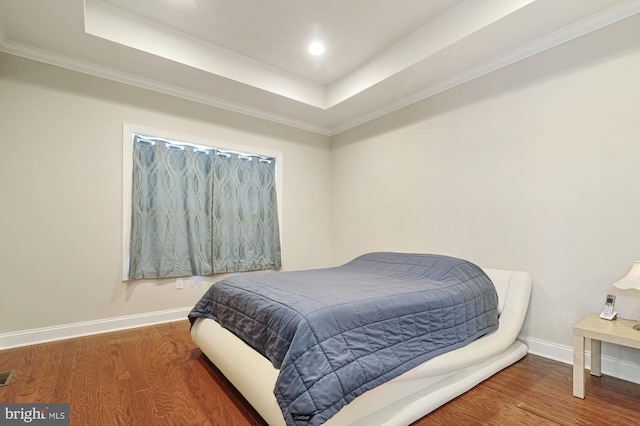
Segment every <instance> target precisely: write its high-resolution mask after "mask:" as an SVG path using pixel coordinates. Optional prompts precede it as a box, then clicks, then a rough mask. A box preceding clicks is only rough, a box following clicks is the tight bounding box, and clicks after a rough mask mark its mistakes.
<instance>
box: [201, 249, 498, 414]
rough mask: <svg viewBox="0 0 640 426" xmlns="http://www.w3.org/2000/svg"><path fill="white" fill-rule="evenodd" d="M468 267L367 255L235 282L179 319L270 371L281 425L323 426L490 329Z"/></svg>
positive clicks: (490, 304) (481, 287) (490, 315)
mask: <svg viewBox="0 0 640 426" xmlns="http://www.w3.org/2000/svg"><path fill="white" fill-rule="evenodd" d="M497 304H498V297H497V294H496V291H495V288H494V286H493V284H492V283H491V280H490V279H489V278H488V277H487V275H486V274H485V273H484V272H483V271H482V269H480V268H479V267H478V266H476V265H474V264H472V263H470V262H468V261H465V260H461V259H456V258H452V257H447V256H441V255H425V254H403V253H370V254H366V255H363V256H360V257H358V258H356V259H354V260H353V261H351V262H349V263H347V264H345V265H342V266H338V267H335V268H327V269H316V270H308V271H295V272H272V273H260V274H238V275H233V276H231V277H229V278H226V279H224V280H222V281H220V282H218V283H216V284H214V285H212V286H211V288H210V289H209V290H208V291H207V292H206V294H205V295H204V296H203V297H202V299H201V300H200V301H199V302H198V303H197V304H196V306H195V307H194V309H193V310H192V312H191V313H190V314H189V319H190V321H191V322H192V323H193V321H194V320H195V319H196V318H197V317H206V318H212V319H215V320H216V321H218V322H219V323H220V324H221V325H222V326H223V327H225V328H227V329H229V330H230V331H232V332H233V333H234V334H236V335H237V336H238V337H240V338H241V339H242V340H244V341H245V342H246V343H247V344H249V345H251V346H252V347H253V348H255V349H256V350H257V351H259V352H260V353H261V354H263V355H264V356H265V357H267V358H268V359H269V360H270V361H271V362H272V363H273V365H274V367H276V368H278V369H280V373H279V376H278V379H277V382H276V387H275V389H274V393H275V395H276V398H277V400H278V403H279V405H280V408H281V409H282V413H283V415H284V418H285V420H286V422H287V424H288V425H303V424H304V425H317V424H321V423H323V422H325V421H327V420H328V419H329V418H330V417H331V416H333V415H334V414H335V413H336V412H338V410H339V409H340V408H341V407H343V406H344V405H346V404H347V403H349V402H350V401H352V400H353V399H354V398H356V397H357V396H358V395H361V394H362V393H364V392H366V391H367V390H369V389H372V388H374V387H376V386H378V385H380V384H382V383H384V382H386V381H388V380H391V379H393V378H394V377H397V376H398V375H400V374H402V373H404V372H406V371H408V370H410V369H411V368H413V367H415V366H417V365H419V364H421V363H423V362H425V361H427V360H429V359H430V358H433V357H435V356H437V355H440V354H442V353H445V352H448V351H451V350H454V349H456V348H459V347H462V346H464V345H466V344H468V343H469V342H471V341H473V340H475V339H477V338H478V337H481V336H482V335H484V334H487V333H489V332H491V331H493V330H496V329H497V328H498V312H497Z"/></svg>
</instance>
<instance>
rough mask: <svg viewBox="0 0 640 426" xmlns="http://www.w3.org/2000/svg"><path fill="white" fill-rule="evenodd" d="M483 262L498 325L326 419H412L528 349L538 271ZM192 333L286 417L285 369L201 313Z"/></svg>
mask: <svg viewBox="0 0 640 426" xmlns="http://www.w3.org/2000/svg"><path fill="white" fill-rule="evenodd" d="M483 269H484V271H485V272H486V273H487V275H489V277H490V278H491V280H492V281H493V283H494V285H495V287H496V290H497V293H498V310H499V312H500V318H499V326H498V330H496V331H495V332H493V333H491V334H488V335H486V336H483V337H482V338H480V339H478V340H476V341H474V342H472V343H470V344H468V345H467V346H465V347H462V348H459V349H456V350H454V351H452V352H449V353H446V354H443V355H440V356H438V357H435V358H433V359H431V360H429V361H427V362H425V363H423V364H421V365H419V366H417V367H415V368H414V369H412V370H409V371H407V372H406V373H404V374H402V375H400V376H398V377H396V378H395V379H393V380H390V381H389V382H387V383H384V384H382V385H380V386H378V387H377V388H374V389H371V390H370V391H368V392H365V393H364V394H362V395H360V396H359V397H357V398H356V399H354V400H353V401H352V402H351V403H349V404H347V405H346V406H344V407H343V408H342V409H341V410H340V411H339V412H338V413H337V414H336V415H335V416H333V417H332V418H331V419H329V420H328V421H327V422H326V423H325V424H326V425H333V426H335V425H372V424H375V425H408V424H410V423H412V422H414V421H416V420H418V419H419V418H421V417H423V416H425V415H427V414H428V413H430V412H431V411H433V410H435V409H436V408H438V407H440V406H441V405H443V404H445V403H446V402H447V401H450V400H451V399H453V398H455V397H457V396H458V395H460V394H462V393H464V392H466V391H467V390H469V389H471V388H472V387H474V386H475V385H477V384H478V383H480V382H482V381H483V380H485V379H487V378H488V377H490V376H492V375H493V374H495V373H497V372H498V371H500V370H502V369H503V368H505V367H507V366H509V365H511V364H513V363H514V362H516V361H518V360H519V359H521V358H522V357H523V356H525V355H526V353H527V349H528V348H527V346H526V345H525V344H524V343H522V342H520V341H518V340H516V338H517V337H518V334H519V333H520V330H521V328H522V324H523V322H524V319H525V316H526V313H527V308H528V306H529V297H530V295H531V285H532V280H531V275H530V274H529V273H528V272H523V271H509V270H503V269H489V268H483ZM191 336H192V338H193V340H194V342H195V343H196V344H197V345H198V346H199V347H200V349H201V350H202V352H204V354H205V355H206V356H207V358H209V360H211V362H213V364H214V365H215V366H216V367H217V368H218V369H220V371H221V372H222V373H223V374H224V375H225V377H226V378H227V379H228V380H229V381H230V382H231V383H232V384H233V385H234V386H235V387H236V388H237V389H238V390H239V391H240V393H242V395H243V396H244V397H245V398H246V400H247V401H248V402H249V403H250V404H251V405H252V406H253V407H254V408H255V409H256V411H257V412H258V413H259V414H260V415H261V416H262V417H263V418H264V420H265V421H266V422H267V423H268V424H269V425H271V426H276V425H284V424H285V422H284V418H283V417H282V412H281V411H280V407H278V403H277V402H276V398H275V396H274V394H273V389H274V386H275V382H276V378H277V375H278V370H277V369H275V368H274V367H273V365H271V362H270V361H269V360H267V359H266V358H265V357H263V356H262V355H260V354H259V353H258V352H256V351H255V350H253V349H252V348H251V347H249V346H248V345H247V344H245V343H244V342H243V341H241V340H240V339H238V338H237V337H236V336H235V335H234V334H232V333H231V332H229V331H228V330H226V329H224V328H222V327H221V326H220V325H218V323H217V322H215V321H214V320H211V319H203V318H198V319H197V320H196V322H195V323H194V325H193V327H192V329H191Z"/></svg>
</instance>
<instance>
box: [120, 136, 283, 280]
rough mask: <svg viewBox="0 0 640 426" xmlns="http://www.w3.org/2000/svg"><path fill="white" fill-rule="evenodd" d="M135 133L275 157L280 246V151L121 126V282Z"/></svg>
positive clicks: (126, 251)
mask: <svg viewBox="0 0 640 426" xmlns="http://www.w3.org/2000/svg"><path fill="white" fill-rule="evenodd" d="M134 134H140V135H146V136H155V137H158V138H162V139H170V140H175V141H178V142H186V143H191V144H194V145H202V146H207V147H211V148H218V149H222V150H229V151H239V152H246V153H251V154H255V155H262V156H265V157H271V158H275V159H276V192H277V195H276V198H277V200H278V226H279V227H280V230H279V231H280V244H281V246H282V241H283V237H282V198H283V197H282V182H283V180H282V176H283V168H284V167H283V163H284V162H283V154H282V152H279V151H272V150H267V149H264V148H262V147H255V146H250V145H241V144H237V143H230V142H222V141H218V140H214V139H209V138H205V137H201V136H194V135H186V134H180V133H176V132H172V131H169V130H165V129H157V128H151V127H144V126H139V125H136V124H131V123H123V125H122V281H128V280H129V244H130V238H131V189H132V188H131V186H132V183H133V136H134Z"/></svg>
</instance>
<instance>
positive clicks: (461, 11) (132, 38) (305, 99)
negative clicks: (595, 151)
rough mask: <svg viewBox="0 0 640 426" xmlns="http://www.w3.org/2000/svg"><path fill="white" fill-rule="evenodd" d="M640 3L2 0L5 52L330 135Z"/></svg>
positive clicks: (0, 29)
mask: <svg viewBox="0 0 640 426" xmlns="http://www.w3.org/2000/svg"><path fill="white" fill-rule="evenodd" d="M638 12H640V0H624V1H623V0H563V1H562V2H558V1H557V0H429V1H424V0H394V1H389V0H349V1H345V0H271V1H258V0H254V1H251V0H209V1H206V0H136V1H130V0H84V1H83V0H57V1H55V2H50V1H47V2H43V1H41V0H2V1H0V50H1V51H4V52H7V53H11V54H15V55H19V56H23V57H27V58H30V59H35V60H39V61H43V62H47V63H52V64H54V65H59V66H63V67H66V68H70V69H74V70H77V71H81V72H86V73H89V74H93V75H98V76H101V77H105V78H109V79H112V80H116V81H121V82H124V83H127V84H133V85H136V86H140V87H144V88H148V89H151V90H156V91H159V92H163V93H168V94H171V95H174V96H179V97H182V98H186V99H190V100H193V101H196V102H201V103H205V104H208V105H213V106H217V107H221V108H226V109H230V110H233V111H237V112H241V113H244V114H249V115H252V116H256V117H260V118H264V119H267V120H272V121H276V122H280V123H283V124H287V125H291V126H295V127H298V128H302V129H306V130H310V131H314V132H318V133H322V134H327V135H331V134H336V133H339V132H341V131H343V130H346V129H348V128H351V127H354V126H357V125H359V124H361V123H364V122H366V121H368V120H371V119H374V118H376V117H379V116H382V115H384V114H386V113H389V112H391V111H394V110H397V109H399V108H402V107H404V106H407V105H410V104H412V103H415V102H417V101H420V100H422V99H425V98H428V97H429V96H433V95H435V94H437V93H440V92H442V91H444V90H447V89H449V88H452V87H455V86H457V85H459V84H463V83H465V82H467V81H470V80H472V79H474V78H477V77H480V76H482V75H484V74H486V73H488V72H491V71H494V70H496V69H499V68H501V67H504V66H507V65H509V64H512V63H514V62H517V61H519V60H522V59H525V58H527V57H530V56H532V55H535V54H536V53H539V52H542V51H544V50H547V49H550V48H553V47H555V46H557V45H559V44H561V43H564V42H566V41H568V40H571V39H573V38H576V37H579V36H582V35H584V34H587V33H589V32H591V31H595V30H597V29H599V28H602V27H604V26H606V25H610V24H612V23H614V22H617V21H619V20H621V19H624V18H627V17H629V16H631V15H634V14H636V13H638ZM314 40H319V41H322V42H323V43H324V45H325V47H326V51H325V53H324V54H323V55H321V56H313V55H310V54H309V53H308V51H307V47H308V45H309V44H310V43H311V42H312V41H314Z"/></svg>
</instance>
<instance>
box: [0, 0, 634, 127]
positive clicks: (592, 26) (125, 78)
mask: <svg viewBox="0 0 640 426" xmlns="http://www.w3.org/2000/svg"><path fill="white" fill-rule="evenodd" d="M639 12H640V0H627V1H625V2H622V3H619V4H617V5H615V6H613V7H611V8H609V9H606V10H604V11H602V12H599V13H597V14H595V15H592V16H590V17H588V18H585V19H583V20H581V21H579V22H577V23H574V24H571V25H568V26H566V27H564V28H561V29H560V30H557V31H555V32H553V33H550V34H548V35H545V36H543V37H540V38H538V39H536V40H534V41H532V42H530V43H527V44H524V45H522V46H520V47H518V48H516V49H513V50H511V51H508V52H505V53H504V54H502V55H499V56H496V57H494V58H492V59H490V60H488V61H485V62H483V63H481V64H479V65H477V66H475V67H472V68H469V69H468V70H466V71H463V72H461V73H459V74H456V75H454V76H452V77H450V78H447V79H445V80H442V81H440V82H438V83H436V84H433V85H431V86H429V87H426V88H425V89H423V90H421V91H418V92H416V93H413V94H411V95H409V96H405V97H404V98H402V99H399V100H398V101H396V102H393V103H391V104H389V105H386V106H384V107H383V108H379V109H376V110H375V111H372V112H370V113H367V114H364V115H361V116H359V117H357V118H355V119H353V120H350V121H348V122H346V123H344V124H342V125H339V126H336V127H333V128H328V127H324V126H319V125H316V124H313V123H309V122H306V121H302V120H296V119H293V118H291V117H288V116H285V115H281V114H275V113H271V112H268V111H265V110H262V109H258V108H253V107H250V106H247V105H244V104H239V103H235V102H231V101H228V100H225V99H221V98H217V97H214V96H208V95H203V94H201V93H199V92H195V91H192V90H187V89H184V88H181V87H179V86H175V85H171V84H167V83H163V82H160V81H157V80H153V79H147V78H143V77H140V76H137V75H134V74H131V73H126V72H122V71H118V70H115V69H112V68H108V67H104V66H100V65H96V64H92V63H89V62H86V61H81V60H78V59H75V58H71V57H67V56H64V55H60V54H56V53H52V52H48V51H45V50H42V49H38V48H34V47H31V46H27V45H23V44H20V43H16V42H13V41H10V40H7V38H6V35H5V33H4V31H3V28H2V26H0V51H1V52H5V53H8V54H12V55H15V56H20V57H23V58H26V59H31V60H35V61H38V62H43V63H47V64H50V65H55V66H59V67H62V68H66V69H69V70H73V71H77V72H81V73H84V74H89V75H93V76H96V77H101V78H105V79H108V80H112V81H116V82H119V83H124V84H127V85H131V86H135V87H140V88H143V89H147V90H151V91H154V92H158V93H163V94H167V95H170V96H175V97H178V98H182V99H186V100H190V101H193V102H197V103H201V104H204V105H209V106H212V107H216V108H221V109H225V110H228V111H232V112H236V113H239V114H243V115H247V116H250V117H254V118H259V119H263V120H267V121H271V122H274V123H278V124H282V125H285V126H288V127H293V128H297V129H300V130H305V131H308V132H312V133H317V134H321V135H325V136H333V135H336V134H339V133H342V132H344V131H346V130H349V129H351V128H354V127H357V126H360V125H362V124H365V123H367V122H369V121H372V120H375V119H377V118H380V117H382V116H384V115H387V114H390V113H393V112H395V111H398V110H400V109H402V108H405V107H408V106H410V105H413V104H415V103H418V102H421V101H423V100H426V99H428V98H430V97H433V96H436V95H438V94H440V93H442V92H445V91H447V90H450V89H453V88H455V87H457V86H460V85H462V84H465V83H468V82H470V81H472V80H475V79H477V78H480V77H482V76H485V75H487V74H489V73H491V72H493V71H497V70H499V69H501V68H504V67H506V66H509V65H512V64H514V63H516V62H519V61H522V60H524V59H527V58H529V57H531V56H534V55H536V54H538V53H542V52H544V51H546V50H549V49H552V48H554V47H556V46H559V45H561V44H563V43H566V42H569V41H571V40H573V39H576V38H578V37H581V36H584V35H586V34H589V33H591V32H593V31H596V30H598V29H601V28H604V27H606V26H608V25H611V24H614V23H616V22H618V21H621V20H623V19H626V18H628V17H631V16H633V15H635V14H637V13H639Z"/></svg>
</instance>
